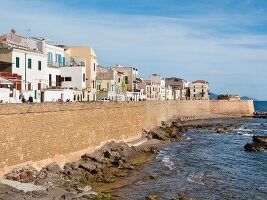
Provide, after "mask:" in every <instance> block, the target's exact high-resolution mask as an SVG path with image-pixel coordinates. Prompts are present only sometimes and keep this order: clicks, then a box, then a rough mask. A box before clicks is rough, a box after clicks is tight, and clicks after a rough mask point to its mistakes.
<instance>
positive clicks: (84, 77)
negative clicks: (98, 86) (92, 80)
mask: <svg viewBox="0 0 267 200" xmlns="http://www.w3.org/2000/svg"><path fill="white" fill-rule="evenodd" d="M83 82H85V74H83Z"/></svg>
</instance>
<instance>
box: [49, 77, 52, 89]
mask: <svg viewBox="0 0 267 200" xmlns="http://www.w3.org/2000/svg"><path fill="white" fill-rule="evenodd" d="M49 86H50V87H51V86H52V74H49Z"/></svg>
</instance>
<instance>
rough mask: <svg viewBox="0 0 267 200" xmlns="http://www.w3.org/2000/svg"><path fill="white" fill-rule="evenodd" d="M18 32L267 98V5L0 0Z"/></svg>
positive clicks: (0, 29)
mask: <svg viewBox="0 0 267 200" xmlns="http://www.w3.org/2000/svg"><path fill="white" fill-rule="evenodd" d="M0 5H1V12H0V19H1V23H0V34H4V33H6V32H9V31H10V30H11V29H12V28H14V29H16V30H17V32H18V33H19V34H22V35H25V34H26V33H27V32H26V30H27V29H29V28H30V29H31V36H44V37H47V38H49V39H53V40H55V41H56V42H57V43H59V44H65V45H90V46H92V47H93V48H94V49H95V51H96V53H97V56H98V60H99V64H101V65H104V66H113V65H115V64H122V65H129V66H135V67H138V68H139V70H140V74H141V75H142V76H143V77H145V78H146V77H148V75H149V74H151V73H159V74H161V75H162V76H164V77H169V76H177V77H181V78H184V79H187V80H189V81H193V80H195V79H206V80H209V81H210V83H211V90H212V92H214V93H234V94H236V93H237V94H241V95H247V96H251V97H256V98H258V99H262V100H267V90H266V88H267V80H266V78H267V1H265V0H58V1H54V0H17V1H14V0H13V1H12V0H0Z"/></svg>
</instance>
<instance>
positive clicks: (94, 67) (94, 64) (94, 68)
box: [94, 63, 95, 71]
mask: <svg viewBox="0 0 267 200" xmlns="http://www.w3.org/2000/svg"><path fill="white" fill-rule="evenodd" d="M94 71H95V63H94Z"/></svg>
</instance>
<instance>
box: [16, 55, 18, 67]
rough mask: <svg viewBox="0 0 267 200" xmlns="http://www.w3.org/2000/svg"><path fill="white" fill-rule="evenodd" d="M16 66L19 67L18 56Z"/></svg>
mask: <svg viewBox="0 0 267 200" xmlns="http://www.w3.org/2000/svg"><path fill="white" fill-rule="evenodd" d="M16 68H19V57H16Z"/></svg>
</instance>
